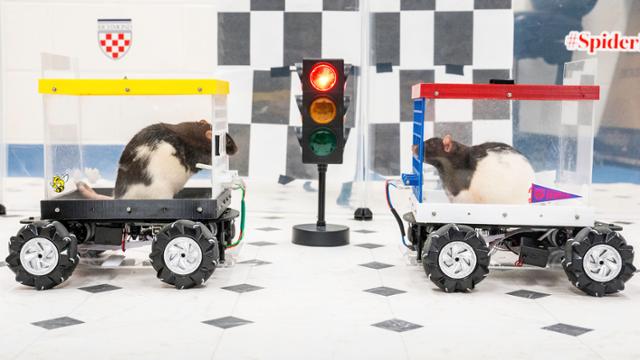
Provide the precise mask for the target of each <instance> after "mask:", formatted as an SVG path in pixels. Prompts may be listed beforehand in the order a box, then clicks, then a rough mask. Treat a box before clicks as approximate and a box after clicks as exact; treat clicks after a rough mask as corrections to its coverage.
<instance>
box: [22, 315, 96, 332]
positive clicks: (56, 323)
mask: <svg viewBox="0 0 640 360" xmlns="http://www.w3.org/2000/svg"><path fill="white" fill-rule="evenodd" d="M83 323H84V321H80V320H76V319H74V318H70V317H68V316H63V317H59V318H55V319H49V320H43V321H37V322H34V323H31V325H35V326H38V327H41V328H43V329H47V330H53V329H58V328H63V327H67V326H72V325H78V324H83Z"/></svg>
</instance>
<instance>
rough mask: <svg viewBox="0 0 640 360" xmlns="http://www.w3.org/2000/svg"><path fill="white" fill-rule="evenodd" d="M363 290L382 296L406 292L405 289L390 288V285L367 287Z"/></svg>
mask: <svg viewBox="0 0 640 360" xmlns="http://www.w3.org/2000/svg"><path fill="white" fill-rule="evenodd" d="M365 291H366V292H370V293H372V294H378V295H382V296H392V295H398V294H404V293H406V291H404V290H398V289H394V288H390V287H386V286H380V287H376V288H372V289H367V290H365Z"/></svg>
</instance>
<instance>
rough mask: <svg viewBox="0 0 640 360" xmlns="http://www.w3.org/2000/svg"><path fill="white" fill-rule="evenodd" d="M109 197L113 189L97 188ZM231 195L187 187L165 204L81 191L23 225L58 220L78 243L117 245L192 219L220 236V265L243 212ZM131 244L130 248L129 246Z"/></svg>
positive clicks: (46, 203) (46, 205) (43, 205)
mask: <svg viewBox="0 0 640 360" xmlns="http://www.w3.org/2000/svg"><path fill="white" fill-rule="evenodd" d="M95 190H96V192H98V193H100V194H104V195H110V194H111V193H112V189H108V188H96V189H95ZM230 203H231V192H230V191H229V190H225V191H224V192H222V194H220V195H219V196H218V197H217V198H215V199H212V198H211V189H210V188H185V189H183V190H182V191H181V192H179V193H178V194H177V195H176V196H175V197H174V198H173V199H163V200H124V199H108V200H88V199H84V198H82V196H81V195H80V194H78V193H77V192H72V193H69V194H65V195H63V196H60V197H58V198H55V199H50V200H42V201H41V202H40V215H41V216H40V217H29V218H26V219H23V220H21V221H20V223H22V224H30V223H33V222H35V221H38V220H47V221H58V222H60V223H61V224H62V225H64V227H65V228H67V230H68V231H69V232H70V233H72V234H74V235H75V236H76V238H77V240H78V244H79V245H85V246H88V247H91V246H92V245H103V246H111V247H114V248H115V247H117V246H121V245H122V244H123V241H124V240H123V238H124V235H125V231H126V235H127V236H130V237H131V238H138V239H140V237H145V236H148V235H150V236H153V235H155V233H157V231H159V230H160V228H162V227H163V226H165V225H168V224H171V223H173V222H174V221H177V220H191V221H197V222H201V223H202V224H204V225H206V226H207V227H208V228H209V230H211V233H212V234H213V235H214V236H215V237H216V239H217V241H218V245H219V249H221V251H220V261H221V262H223V261H224V249H225V248H226V247H227V246H228V245H229V244H230V243H231V241H232V239H233V237H234V236H235V225H234V223H235V218H237V217H238V215H239V213H238V211H236V210H234V209H231V208H229V204H230ZM125 245H126V244H125Z"/></svg>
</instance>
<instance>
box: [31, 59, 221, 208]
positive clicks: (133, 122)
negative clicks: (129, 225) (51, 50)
mask: <svg viewBox="0 0 640 360" xmlns="http://www.w3.org/2000/svg"><path fill="white" fill-rule="evenodd" d="M46 63H47V62H46V61H45V62H43V64H46ZM48 63H51V61H48ZM70 68H71V67H69V69H70ZM54 70H55V69H54ZM58 70H60V68H58ZM54 75H60V72H58V73H57V74H56V73H55V72H54ZM39 91H40V93H41V94H42V98H43V101H44V121H45V124H44V128H45V147H44V149H45V171H44V174H45V198H46V199H52V198H56V197H60V196H64V195H68V194H70V193H72V192H74V191H75V190H76V184H77V182H79V181H82V182H85V183H87V184H88V185H90V186H91V187H93V188H113V187H114V184H115V181H116V176H117V173H118V162H119V159H120V155H121V153H122V151H123V149H124V147H125V145H126V144H127V143H128V142H129V141H130V139H131V138H132V137H133V136H134V135H135V134H136V133H138V132H139V131H140V130H141V129H143V128H145V127H146V126H149V125H152V124H156V123H169V124H177V123H181V122H196V121H199V120H202V119H204V120H206V121H208V122H210V123H211V124H212V134H213V136H212V146H211V149H212V150H211V151H212V164H205V165H211V166H212V168H211V170H202V171H200V172H198V173H196V174H195V175H194V176H192V177H191V178H190V179H189V180H188V182H187V184H186V186H185V187H199V188H203V187H204V188H211V189H212V191H211V194H209V192H207V193H206V194H207V196H212V197H214V198H215V197H217V196H218V194H219V193H220V192H221V191H222V190H223V188H222V183H224V182H225V181H226V180H227V177H228V156H227V155H226V151H225V144H226V141H225V136H226V133H227V131H228V130H227V126H228V125H227V108H226V97H227V96H226V94H227V93H228V83H227V82H225V81H218V80H213V79H136V80H133V79H93V80H92V79H73V78H60V77H57V76H56V77H55V78H45V79H41V80H40V82H39ZM167 175H168V176H169V175H172V174H167Z"/></svg>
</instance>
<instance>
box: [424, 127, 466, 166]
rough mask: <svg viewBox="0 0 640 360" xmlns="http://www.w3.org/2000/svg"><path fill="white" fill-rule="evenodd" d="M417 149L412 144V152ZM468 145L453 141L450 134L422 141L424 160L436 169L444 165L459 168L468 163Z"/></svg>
mask: <svg viewBox="0 0 640 360" xmlns="http://www.w3.org/2000/svg"><path fill="white" fill-rule="evenodd" d="M417 151H418V148H417V146H414V148H413V153H414V154H416V152H417ZM468 160H469V147H468V146H466V145H464V144H461V143H459V142H457V141H454V140H453V139H452V138H451V135H446V136H445V137H444V138H439V137H434V138H431V139H428V140H427V141H425V142H424V162H425V163H427V164H429V165H433V166H435V167H436V168H438V169H442V168H444V167H449V166H451V167H453V168H461V167H463V166H464V165H465V164H467V163H468Z"/></svg>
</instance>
